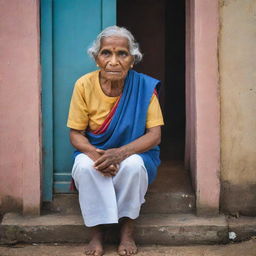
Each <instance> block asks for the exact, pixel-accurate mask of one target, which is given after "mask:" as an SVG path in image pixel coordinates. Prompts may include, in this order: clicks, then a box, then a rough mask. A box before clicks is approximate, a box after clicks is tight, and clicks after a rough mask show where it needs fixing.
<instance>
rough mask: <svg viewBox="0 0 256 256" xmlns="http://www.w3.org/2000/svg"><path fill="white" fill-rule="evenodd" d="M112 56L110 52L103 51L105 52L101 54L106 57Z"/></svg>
mask: <svg viewBox="0 0 256 256" xmlns="http://www.w3.org/2000/svg"><path fill="white" fill-rule="evenodd" d="M110 54H111V52H110V51H108V50H103V51H102V52H101V55H104V56H108V55H110Z"/></svg>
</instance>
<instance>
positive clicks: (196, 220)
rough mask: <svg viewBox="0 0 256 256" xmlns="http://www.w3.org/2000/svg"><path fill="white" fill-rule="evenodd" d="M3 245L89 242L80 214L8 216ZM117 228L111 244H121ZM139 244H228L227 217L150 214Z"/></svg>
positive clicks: (141, 223) (141, 222) (110, 233)
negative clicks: (118, 240) (118, 239)
mask: <svg viewBox="0 0 256 256" xmlns="http://www.w3.org/2000/svg"><path fill="white" fill-rule="evenodd" d="M0 234H1V243H2V244H3V243H5V244H7V243H8V244H10V243H17V242H24V243H42V242H43V243H65V242H70V243H84V242H87V241H88V239H89V234H88V229H87V228H85V227H84V224H83V220H82V218H81V216H79V215H59V214H48V215H44V216H39V217H28V216H21V215H18V214H14V213H8V214H6V215H5V216H4V218H3V221H2V224H1V226H0ZM117 234H118V230H117V225H115V226H112V229H111V230H110V229H109V228H108V229H107V230H106V240H107V242H110V243H112V242H117ZM135 238H136V241H137V242H138V243H139V244H161V245H187V244H214V243H226V242H228V224H227V221H226V218H225V216H218V217H211V218H202V217H196V216H194V215H193V214H167V215H166V214H147V215H143V216H141V217H140V218H139V219H138V220H137V224H136V232H135Z"/></svg>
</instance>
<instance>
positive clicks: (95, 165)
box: [94, 155, 106, 167]
mask: <svg viewBox="0 0 256 256" xmlns="http://www.w3.org/2000/svg"><path fill="white" fill-rule="evenodd" d="M104 161H106V157H105V156H104V155H103V156H101V157H100V158H98V159H97V160H96V161H95V162H94V167H97V166H98V165H100V164H101V163H103V162H104Z"/></svg>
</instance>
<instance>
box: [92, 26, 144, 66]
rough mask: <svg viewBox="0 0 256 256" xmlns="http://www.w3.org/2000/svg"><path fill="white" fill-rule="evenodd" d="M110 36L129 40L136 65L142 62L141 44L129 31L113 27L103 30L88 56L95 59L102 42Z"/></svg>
mask: <svg viewBox="0 0 256 256" xmlns="http://www.w3.org/2000/svg"><path fill="white" fill-rule="evenodd" d="M110 36H118V37H124V38H127V40H128V45H129V51H130V54H131V55H132V56H133V57H134V63H135V64H136V63H138V62H140V61H141V60H142V53H141V52H140V49H139V44H138V43H137V42H136V41H135V39H134V37H133V35H132V33H131V32H130V31H129V30H128V29H126V28H124V27H118V26H111V27H107V28H105V29H104V30H102V31H101V33H100V34H99V35H98V36H97V38H96V40H95V41H94V42H93V43H92V46H91V47H90V48H89V49H88V51H87V52H88V54H89V55H90V56H91V57H92V58H94V59H95V58H96V57H97V56H98V54H99V51H100V47H101V40H102V39H103V38H105V37H110Z"/></svg>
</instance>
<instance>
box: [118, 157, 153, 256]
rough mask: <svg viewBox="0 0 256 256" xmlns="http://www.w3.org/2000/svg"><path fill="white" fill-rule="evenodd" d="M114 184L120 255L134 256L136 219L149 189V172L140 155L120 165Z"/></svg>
mask: <svg viewBox="0 0 256 256" xmlns="http://www.w3.org/2000/svg"><path fill="white" fill-rule="evenodd" d="M113 183H114V187H115V192H116V198H117V207H118V217H119V218H122V221H121V234H120V245H119V247H118V253H119V254H120V255H132V254H135V253H136V252H137V247H136V244H135V241H134V238H133V230H134V219H136V218H137V217H138V216H139V212H140V208H141V205H142V204H143V203H144V202H145V199H144V196H145V194H146V191H147V188H148V176H147V170H146V168H145V166H144V162H143V160H142V158H141V157H140V156H139V155H132V156H130V157H128V158H127V159H125V160H124V161H123V162H122V163H121V164H120V169H119V171H118V173H117V175H116V176H115V177H113Z"/></svg>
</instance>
